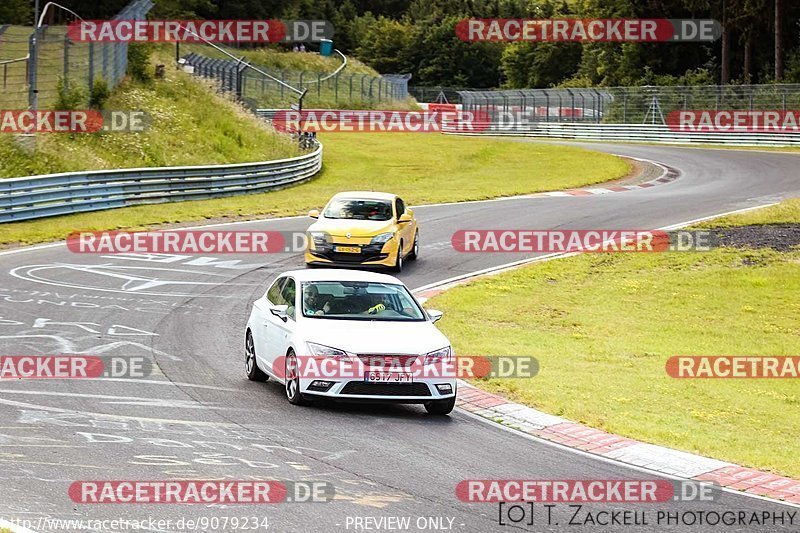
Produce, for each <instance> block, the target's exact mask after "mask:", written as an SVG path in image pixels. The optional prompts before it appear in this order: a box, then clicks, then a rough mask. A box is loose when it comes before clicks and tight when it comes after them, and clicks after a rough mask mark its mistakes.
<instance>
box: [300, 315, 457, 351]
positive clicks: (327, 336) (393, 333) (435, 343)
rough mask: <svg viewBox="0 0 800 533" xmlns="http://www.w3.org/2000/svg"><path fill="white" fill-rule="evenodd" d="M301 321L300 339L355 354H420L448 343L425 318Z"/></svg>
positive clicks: (311, 319) (320, 319)
mask: <svg viewBox="0 0 800 533" xmlns="http://www.w3.org/2000/svg"><path fill="white" fill-rule="evenodd" d="M303 322H304V324H303V337H304V339H303V340H305V341H310V342H315V343H317V344H324V345H325V346H330V347H332V348H338V349H340V350H344V351H346V352H349V353H354V354H375V355H377V354H401V355H422V354H426V353H428V352H432V351H434V350H438V349H440V348H444V347H445V346H449V345H450V341H448V340H447V337H445V336H444V335H443V334H442V332H441V331H439V330H438V329H436V326H434V325H433V323H432V322H428V321H425V322H393V321H381V320H363V321H362V320H335V319H325V318H304V319H303ZM309 355H310V354H309Z"/></svg>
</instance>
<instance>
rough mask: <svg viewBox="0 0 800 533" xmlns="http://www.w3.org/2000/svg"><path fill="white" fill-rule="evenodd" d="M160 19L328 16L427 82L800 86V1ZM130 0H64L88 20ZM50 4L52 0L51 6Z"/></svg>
mask: <svg viewBox="0 0 800 533" xmlns="http://www.w3.org/2000/svg"><path fill="white" fill-rule="evenodd" d="M155 1H156V7H155V8H154V10H153V11H152V12H151V17H152V18H157V19H183V18H185V19H196V18H200V19H205V18H215V19H274V18H282V19H326V20H329V21H331V22H332V23H333V25H334V27H335V29H336V35H335V37H334V41H335V44H336V47H337V48H339V49H341V50H342V51H344V52H345V53H349V54H352V55H354V56H356V57H358V58H359V59H361V60H362V61H364V62H366V63H368V64H369V65H371V66H373V67H375V68H376V69H377V70H378V71H380V72H383V73H390V72H391V73H411V74H412V75H413V79H412V83H413V84H414V85H418V86H436V85H441V86H449V87H475V88H491V87H503V88H523V87H553V86H572V87H581V86H595V85H604V86H617V85H678V84H709V83H723V84H724V83H736V84H742V83H773V82H776V81H777V82H784V83H792V82H797V83H800V0H561V1H557V0H155ZM127 2H128V0H103V1H102V2H98V1H97V0H61V2H60V3H62V4H63V5H65V6H67V7H69V8H70V9H73V10H74V11H76V12H77V13H79V14H81V16H83V17H84V18H86V19H92V18H95V19H98V18H107V17H110V16H112V15H113V14H115V13H116V12H117V11H119V10H120V9H121V8H122V7H124V6H125V4H126V3H127ZM32 3H33V0H2V2H1V3H0V24H3V23H16V24H20V23H23V24H30V21H31V20H32V18H33V13H32V11H33V8H32ZM43 3H44V2H43ZM491 17H502V18H551V17H580V18H589V17H599V18H669V19H677V18H713V19H716V20H718V21H720V22H721V23H722V24H723V28H724V32H723V36H722V38H721V39H719V40H717V41H715V42H713V43H624V44H622V43H469V42H464V41H461V40H459V39H458V38H457V37H456V34H455V30H454V28H455V24H456V22H458V21H459V20H462V19H465V18H491Z"/></svg>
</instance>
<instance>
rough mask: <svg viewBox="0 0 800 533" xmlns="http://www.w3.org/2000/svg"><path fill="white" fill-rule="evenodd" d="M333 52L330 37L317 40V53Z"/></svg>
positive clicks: (327, 53) (323, 54)
mask: <svg viewBox="0 0 800 533" xmlns="http://www.w3.org/2000/svg"><path fill="white" fill-rule="evenodd" d="M331 54H333V41H331V40H330V39H322V40H320V42H319V55H321V56H329V55H331Z"/></svg>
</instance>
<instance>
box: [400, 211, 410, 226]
mask: <svg viewBox="0 0 800 533" xmlns="http://www.w3.org/2000/svg"><path fill="white" fill-rule="evenodd" d="M412 220H413V218H411V215H409V214H408V213H403V214H402V215H400V218H398V219H397V222H398V223H400V224H404V223H406V222H411V221H412Z"/></svg>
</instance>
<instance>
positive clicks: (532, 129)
mask: <svg viewBox="0 0 800 533" xmlns="http://www.w3.org/2000/svg"><path fill="white" fill-rule="evenodd" d="M469 126H470V127H471V128H472V129H471V130H470V129H468V128H466V125H464V124H462V125H461V127H458V126H457V125H456V123H454V122H448V121H445V122H444V124H443V125H442V131H443V132H444V133H448V134H459V135H507V136H518V137H539V138H551V139H580V140H590V141H635V142H648V143H670V144H723V145H736V146H798V145H800V132H798V133H760V132H701V131H697V132H691V131H673V130H671V129H670V128H669V127H668V126H665V125H662V124H591V123H585V122H584V123H580V122H573V123H566V122H549V123H548V122H528V123H518V124H514V125H501V124H497V123H481V122H473V123H470V124H469Z"/></svg>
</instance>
